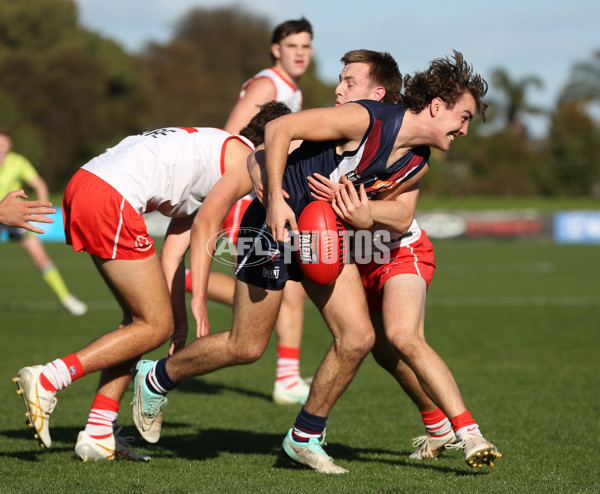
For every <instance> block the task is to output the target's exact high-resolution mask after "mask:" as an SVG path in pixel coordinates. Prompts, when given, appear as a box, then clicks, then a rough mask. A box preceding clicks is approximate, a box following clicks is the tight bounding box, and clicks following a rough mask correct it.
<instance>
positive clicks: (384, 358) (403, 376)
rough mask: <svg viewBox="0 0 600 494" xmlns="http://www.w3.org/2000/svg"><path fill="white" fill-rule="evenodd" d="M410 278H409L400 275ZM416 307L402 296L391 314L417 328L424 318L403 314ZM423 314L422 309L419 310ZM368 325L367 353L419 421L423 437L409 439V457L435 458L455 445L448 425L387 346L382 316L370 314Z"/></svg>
mask: <svg viewBox="0 0 600 494" xmlns="http://www.w3.org/2000/svg"><path fill="white" fill-rule="evenodd" d="M400 276H411V275H400ZM413 302H415V303H417V304H418V303H419V301H413V300H412V299H410V298H408V297H406V296H403V297H398V299H396V303H397V304H400V306H399V307H396V306H395V307H394V311H395V314H396V315H397V317H398V318H399V319H401V321H399V324H401V325H403V326H418V325H419V324H423V323H424V317H422V314H421V313H420V311H414V310H405V309H406V307H405V306H406V305H412V303H413ZM423 310H424V306H423ZM371 321H372V322H373V327H374V328H375V335H376V338H375V345H374V346H373V350H372V351H371V352H372V354H373V357H374V358H375V361H376V362H377V363H378V364H379V365H380V366H381V367H383V368H384V369H385V370H387V371H388V372H389V373H390V374H391V375H392V376H393V377H394V379H396V381H397V382H398V384H400V386H401V387H402V389H403V390H404V392H405V393H406V394H407V395H408V396H409V398H410V399H411V400H412V401H413V403H414V404H415V405H416V406H417V408H418V409H419V412H420V414H421V418H422V420H423V423H424V425H425V430H426V434H425V435H422V436H419V437H416V438H414V439H413V443H412V444H413V447H415V448H417V449H416V451H415V452H413V453H412V454H411V455H410V458H412V459H426V458H427V459H433V458H437V456H438V455H439V453H440V452H441V451H442V450H443V449H444V447H445V445H446V444H449V443H453V442H455V441H456V436H455V435H454V431H453V430H452V425H451V424H450V421H449V420H448V418H447V417H446V416H445V415H444V412H442V411H441V410H440V409H439V408H438V406H437V405H436V404H435V403H434V402H433V401H432V400H431V399H430V398H429V396H427V394H426V393H425V391H423V388H421V385H420V384H419V380H418V379H417V376H416V375H415V373H414V372H413V371H412V369H411V368H410V367H409V366H408V365H406V364H405V363H404V362H403V361H402V359H401V358H400V354H399V352H398V350H397V349H396V348H395V347H394V346H393V345H391V344H390V342H389V340H388V339H387V336H386V334H385V329H384V325H383V314H382V312H379V311H377V312H371Z"/></svg>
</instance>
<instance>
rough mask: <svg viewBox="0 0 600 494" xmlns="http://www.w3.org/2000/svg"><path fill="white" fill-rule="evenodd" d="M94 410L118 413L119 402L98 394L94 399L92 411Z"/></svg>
mask: <svg viewBox="0 0 600 494" xmlns="http://www.w3.org/2000/svg"><path fill="white" fill-rule="evenodd" d="M94 408H96V409H98V410H108V411H110V412H118V411H119V402H118V401H117V400H113V399H112V398H109V397H108V396H105V395H102V394H100V393H98V394H97V395H96V397H95V398H94V402H93V403H92V410H93V409H94Z"/></svg>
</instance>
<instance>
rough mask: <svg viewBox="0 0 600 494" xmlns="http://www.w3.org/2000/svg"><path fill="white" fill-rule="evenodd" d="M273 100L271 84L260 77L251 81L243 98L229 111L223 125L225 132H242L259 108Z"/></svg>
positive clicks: (268, 80) (273, 90)
mask: <svg viewBox="0 0 600 494" xmlns="http://www.w3.org/2000/svg"><path fill="white" fill-rule="evenodd" d="M274 99H275V86H274V85H273V82H272V81H271V80H270V79H268V78H266V77H261V78H258V79H256V80H255V81H253V82H252V83H251V84H250V85H249V86H248V87H247V88H246V94H245V95H244V97H243V98H240V99H238V101H237V103H236V104H235V106H234V107H233V109H232V110H231V113H230V114H229V118H228V119H227V122H226V123H225V127H224V128H225V130H226V131H227V132H231V133H232V134H237V133H238V132H239V131H240V130H242V129H243V128H244V127H245V126H246V125H248V122H250V120H252V117H254V115H256V114H257V113H258V110H259V108H258V107H259V106H260V105H264V104H265V103H268V102H269V101H273V100H274Z"/></svg>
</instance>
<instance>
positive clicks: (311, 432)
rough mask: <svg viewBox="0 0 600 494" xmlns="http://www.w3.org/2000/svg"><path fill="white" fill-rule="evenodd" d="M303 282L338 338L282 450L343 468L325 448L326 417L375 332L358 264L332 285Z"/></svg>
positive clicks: (319, 465)
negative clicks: (323, 446)
mask: <svg viewBox="0 0 600 494" xmlns="http://www.w3.org/2000/svg"><path fill="white" fill-rule="evenodd" d="M304 286H305V288H306V292H307V293H308V295H309V297H310V298H311V299H312V300H313V302H314V303H315V305H316V306H317V308H319V310H320V311H321V313H322V314H323V317H324V318H325V321H326V322H327V325H328V326H329V328H330V330H331V333H332V335H333V340H334V341H333V344H332V345H331V347H330V348H329V350H328V351H327V353H326V355H325V358H324V359H323V361H322V362H321V365H320V366H319V369H318V370H317V372H316V374H315V377H314V379H313V382H312V384H311V388H310V393H309V395H308V400H307V402H306V405H305V406H304V407H303V409H302V410H301V411H300V413H299V414H298V416H297V417H296V422H295V424H294V427H293V428H292V429H290V431H289V432H288V434H287V436H286V437H285V439H284V442H283V449H284V451H285V452H286V453H287V455H288V456H290V457H291V458H292V459H293V460H295V461H299V462H301V463H303V464H305V465H307V466H309V467H311V468H313V469H315V470H317V471H320V472H324V473H345V472H346V470H345V469H343V468H342V467H339V466H338V465H335V464H334V463H333V460H332V459H331V457H329V456H328V455H327V454H326V453H325V451H324V450H323V448H322V444H323V439H324V431H325V425H326V420H327V416H328V415H329V412H330V411H331V409H332V407H333V405H334V404H335V403H336V401H337V400H338V398H339V397H340V396H341V395H342V393H343V392H344V390H345V389H346V388H347V387H348V385H349V384H350V382H351V381H352V379H353V378H354V375H355V374H356V372H357V370H358V368H359V366H360V364H361V362H362V361H363V359H364V357H365V356H366V355H367V353H368V352H369V351H370V350H371V347H372V346H373V343H374V340H375V336H374V332H373V327H372V325H371V322H370V319H369V315H368V309H367V303H366V300H365V296H364V290H363V287H362V283H361V281H360V276H359V274H358V271H357V269H356V266H355V265H354V264H348V265H346V266H345V267H344V270H343V271H342V273H341V274H340V277H339V278H338V279H337V281H336V282H335V283H334V284H333V285H330V286H319V285H316V284H314V283H312V282H310V281H305V282H304Z"/></svg>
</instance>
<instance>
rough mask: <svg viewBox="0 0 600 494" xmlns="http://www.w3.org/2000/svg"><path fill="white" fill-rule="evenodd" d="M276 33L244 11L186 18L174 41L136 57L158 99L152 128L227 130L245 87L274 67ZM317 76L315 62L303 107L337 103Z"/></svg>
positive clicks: (306, 77)
mask: <svg viewBox="0 0 600 494" xmlns="http://www.w3.org/2000/svg"><path fill="white" fill-rule="evenodd" d="M271 31H272V27H271V26H270V25H269V22H268V21H267V19H265V18H264V17H261V16H256V15H255V14H251V13H249V12H247V11H245V10H244V9H242V8H240V7H227V8H218V9H200V8H197V9H193V10H191V11H189V12H188V13H186V14H185V15H183V16H182V17H181V19H180V20H179V22H178V23H177V24H176V27H175V32H174V35H173V37H172V39H171V40H170V41H168V42H167V43H165V44H156V43H152V44H150V45H148V46H147V47H146V48H145V49H144V51H143V52H142V53H141V54H140V55H139V56H138V57H137V67H138V70H139V71H140V72H139V75H140V79H143V80H145V81H147V82H148V84H149V85H150V86H151V90H152V91H153V92H154V93H155V95H156V96H155V97H154V98H153V103H152V105H151V108H152V110H151V119H150V121H149V122H148V124H149V125H150V126H159V125H173V124H176V125H194V126H211V127H221V126H223V125H224V124H225V121H226V120H227V117H228V115H229V112H230V111H231V109H232V108H233V106H234V104H235V102H236V100H237V97H238V94H239V90H240V87H241V85H242V83H243V82H244V81H245V80H247V79H249V78H250V77H252V76H253V75H254V74H256V73H257V72H258V71H259V70H261V69H264V68H265V67H269V66H271V65H272V61H271V58H270V46H271ZM315 72H316V71H315V62H314V61H313V63H311V65H310V67H309V69H308V71H307V73H306V74H305V75H304V77H303V78H302V80H301V82H300V85H301V87H302V91H303V94H304V108H311V107H315V106H324V105H327V106H328V105H331V103H332V101H333V97H332V96H331V94H332V92H333V91H332V87H331V86H327V85H325V84H323V83H322V82H320V81H319V79H318V78H317V76H316V73H315ZM325 93H329V94H327V97H325Z"/></svg>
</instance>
